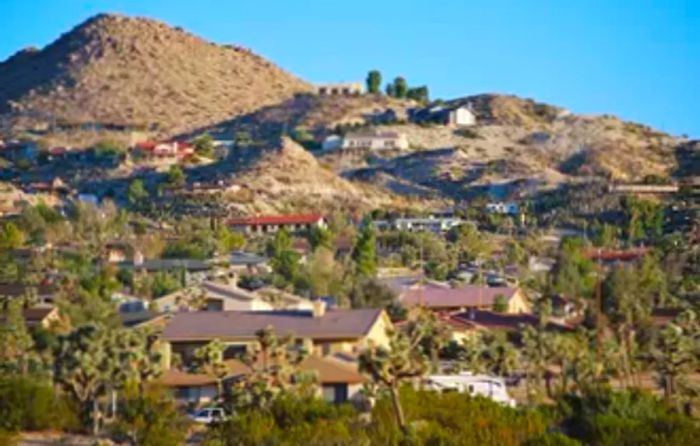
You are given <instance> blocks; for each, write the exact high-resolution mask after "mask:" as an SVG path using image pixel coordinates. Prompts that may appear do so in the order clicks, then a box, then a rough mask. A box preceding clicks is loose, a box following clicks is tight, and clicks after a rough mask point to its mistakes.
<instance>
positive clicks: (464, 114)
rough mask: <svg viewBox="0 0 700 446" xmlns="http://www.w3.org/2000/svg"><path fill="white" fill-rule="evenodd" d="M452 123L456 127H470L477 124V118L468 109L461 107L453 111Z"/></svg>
mask: <svg viewBox="0 0 700 446" xmlns="http://www.w3.org/2000/svg"><path fill="white" fill-rule="evenodd" d="M450 117H451V118H452V119H451V120H452V123H453V124H455V125H461V126H469V125H474V124H476V117H475V116H474V113H472V112H471V111H470V110H469V109H468V108H466V107H460V108H457V109H455V110H453V111H452V113H451V116H450Z"/></svg>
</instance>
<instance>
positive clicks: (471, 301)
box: [399, 285, 518, 309]
mask: <svg viewBox="0 0 700 446" xmlns="http://www.w3.org/2000/svg"><path fill="white" fill-rule="evenodd" d="M517 291H518V288H511V287H488V286H479V285H465V286H462V287H459V288H442V287H434V286H431V287H423V288H422V289H421V288H411V289H408V290H406V291H404V292H403V293H402V294H401V295H400V296H399V300H400V301H401V302H402V303H403V304H404V305H408V306H411V305H424V306H426V307H428V308H436V309H437V308H445V309H448V308H460V307H476V306H491V305H493V304H494V302H495V300H496V296H498V295H503V297H504V298H505V299H506V302H509V301H510V300H511V299H512V298H513V296H515V294H516V293H517Z"/></svg>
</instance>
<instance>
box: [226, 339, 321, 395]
mask: <svg viewBox="0 0 700 446" xmlns="http://www.w3.org/2000/svg"><path fill="white" fill-rule="evenodd" d="M256 336H257V343H256V346H255V347H254V348H253V349H251V350H249V351H247V352H246V353H245V354H243V355H241V356H240V358H239V359H240V360H241V362H243V364H245V365H246V366H247V368H248V369H249V370H250V372H249V373H248V374H247V375H246V376H245V377H243V379H241V380H240V381H238V382H237V383H236V384H235V385H234V388H233V405H234V406H236V407H241V406H248V407H266V406H267V405H268V404H269V403H270V402H271V401H272V400H273V399H274V398H275V397H276V396H277V395H278V394H279V393H280V392H284V391H292V390H295V387H296V386H297V385H299V384H302V383H305V382H307V381H308V380H306V381H305V380H303V379H300V378H302V377H301V374H300V372H299V364H300V363H301V362H302V361H303V360H304V358H305V357H306V351H305V350H304V349H303V348H298V347H297V346H296V345H295V343H294V338H293V337H292V336H284V337H279V336H277V334H276V333H275V330H274V329H273V328H272V327H271V326H270V327H267V328H264V329H262V330H259V331H258V332H257V333H256ZM297 390H298V389H297Z"/></svg>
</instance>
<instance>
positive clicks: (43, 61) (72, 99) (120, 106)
mask: <svg viewBox="0 0 700 446" xmlns="http://www.w3.org/2000/svg"><path fill="white" fill-rule="evenodd" d="M310 88H311V87H310V85H309V84H307V83H306V82H304V81H302V80H300V79H298V78H297V77H295V76H293V75H291V74H289V73H287V72H286V71H284V70H282V69H280V68H279V67H277V66H275V65H274V64H272V63H271V62H269V61H267V60H265V59H264V58H262V57H260V56H258V55H256V54H254V53H253V52H251V51H250V50H248V49H245V48H242V47H237V46H230V45H218V44H214V43H211V42H207V41H205V40H203V39H201V38H199V37H196V36H194V35H192V34H189V33H187V32H185V31H183V30H181V29H179V28H172V27H170V26H168V25H166V24H164V23H161V22H157V21H154V20H150V19H144V18H134V17H126V16H120V15H111V14H101V15H98V16H95V17H93V18H91V19H89V20H87V21H86V22H84V23H82V24H80V25H78V26H77V27H76V28H74V29H73V30H71V31H69V32H68V33H66V34H64V35H62V36H61V37H60V38H59V39H58V40H56V41H55V42H53V43H52V44H50V45H48V46H47V47H45V48H43V49H41V50H37V49H26V50H23V51H20V52H19V53H17V54H15V55H14V56H12V57H10V58H9V59H8V60H6V61H4V62H2V63H0V120H2V121H3V122H4V123H5V124H8V123H9V125H7V126H6V127H5V128H8V127H10V126H11V127H12V128H13V129H16V128H27V127H29V128H32V127H37V126H42V125H43V126H46V125H52V126H58V127H60V128H65V127H67V128H70V127H78V126H79V125H81V124H83V125H84V124H93V123H94V124H98V127H99V128H107V129H111V128H116V129H119V130H122V129H124V128H126V129H140V130H144V129H145V130H155V131H156V132H157V133H160V134H163V135H170V134H175V133H179V132H185V131H190V130H193V129H195V128H198V127H201V126H206V125H210V124H213V123H216V122H218V121H223V120H226V119H230V118H231V117H233V116H236V115H240V114H244V113H249V112H252V111H254V110H256V109H258V108H259V107H262V106H265V105H270V104H275V103H279V102H282V101H284V100H286V99H288V98H290V97H292V96H293V95H294V94H295V93H299V92H307V91H310Z"/></svg>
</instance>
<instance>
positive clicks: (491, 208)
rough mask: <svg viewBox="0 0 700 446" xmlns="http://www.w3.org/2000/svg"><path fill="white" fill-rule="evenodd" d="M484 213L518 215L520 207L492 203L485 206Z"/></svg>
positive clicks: (510, 204) (513, 204)
mask: <svg viewBox="0 0 700 446" xmlns="http://www.w3.org/2000/svg"><path fill="white" fill-rule="evenodd" d="M486 211H487V212H488V213H490V214H502V215H518V214H519V213H520V206H518V204H517V203H512V202H510V203H504V202H502V201H499V202H492V203H487V204H486Z"/></svg>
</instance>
